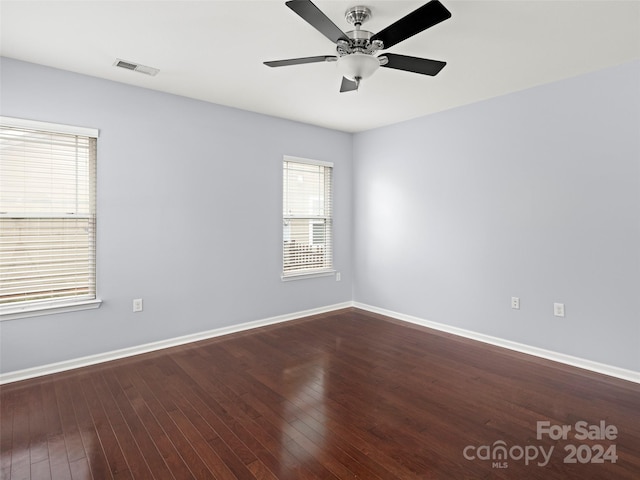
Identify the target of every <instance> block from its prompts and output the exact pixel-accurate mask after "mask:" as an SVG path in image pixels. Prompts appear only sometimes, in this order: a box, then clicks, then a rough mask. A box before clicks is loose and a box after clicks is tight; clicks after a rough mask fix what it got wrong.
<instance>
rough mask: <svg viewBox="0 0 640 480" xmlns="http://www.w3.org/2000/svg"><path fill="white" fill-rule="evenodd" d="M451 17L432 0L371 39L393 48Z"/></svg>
mask: <svg viewBox="0 0 640 480" xmlns="http://www.w3.org/2000/svg"><path fill="white" fill-rule="evenodd" d="M450 17H451V12H450V11H449V10H447V9H446V8H445V6H444V5H442V4H441V3H440V2H439V1H438V0H431V1H430V2H428V3H425V4H424V5H423V6H421V7H420V8H418V9H416V10H414V11H413V12H411V13H410V14H408V15H407V16H405V17H403V18H401V19H400V20H398V21H397V22H395V23H393V24H391V25H389V26H388V27H387V28H385V29H384V30H382V31H380V32H378V33H376V34H375V35H374V36H373V37H371V41H374V40H382V43H383V45H384V47H383V48H389V47H393V46H394V45H396V44H397V43H400V42H402V41H403V40H406V39H407V38H409V37H412V36H414V35H415V34H416V33H420V32H422V31H423V30H426V29H427V28H430V27H433V26H434V25H437V24H438V23H440V22H442V21H444V20H446V19H447V18H450Z"/></svg>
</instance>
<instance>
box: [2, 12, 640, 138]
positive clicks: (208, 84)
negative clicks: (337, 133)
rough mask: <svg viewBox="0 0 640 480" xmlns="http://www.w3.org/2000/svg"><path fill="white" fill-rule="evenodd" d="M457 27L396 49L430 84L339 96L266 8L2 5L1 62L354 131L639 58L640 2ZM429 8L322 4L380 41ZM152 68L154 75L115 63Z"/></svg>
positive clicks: (466, 16)
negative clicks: (351, 13) (348, 15)
mask: <svg viewBox="0 0 640 480" xmlns="http://www.w3.org/2000/svg"><path fill="white" fill-rule="evenodd" d="M441 1H442V3H443V4H444V5H445V6H446V7H447V8H448V9H449V10H450V11H451V13H452V18H450V19H449V20H446V21H444V22H442V23H440V24H438V25H436V26H434V27H432V28H431V29H428V30H426V31H424V32H422V33H420V34H418V35H416V36H415V37H412V38H410V39H408V40H406V41H404V42H402V43H400V44H398V45H396V46H394V47H393V48H390V49H389V50H388V51H389V52H392V53H400V54H404V55H413V56H418V57H425V58H431V59H435V60H444V61H446V62H447V66H446V67H445V68H444V69H443V70H442V72H440V74H439V75H438V76H436V77H429V76H423V75H418V74H414V73H408V72H403V71H399V70H392V69H386V68H381V69H379V70H378V71H377V72H376V73H375V75H374V76H373V77H371V78H370V79H367V80H364V81H363V83H362V85H361V87H360V91H358V92H350V93H339V91H338V90H339V86H340V80H341V76H340V74H339V73H338V71H337V69H336V65H335V63H316V64H307V65H296V66H289V67H280V68H269V67H266V66H264V65H263V64H262V62H263V61H266V60H280V59H287V58H296V57H306V56H316V55H333V54H334V53H335V46H334V45H333V44H332V43H331V42H330V41H329V40H328V39H327V38H325V37H324V36H323V35H322V34H320V33H318V32H317V31H316V30H315V29H314V28H313V27H311V26H310V25H309V24H307V23H306V22H305V21H303V20H302V19H301V18H300V17H298V16H297V15H296V14H295V13H294V12H293V11H291V10H290V9H289V8H287V7H286V6H285V3H284V0H278V1H274V0H258V1H244V0H234V1H211V0H208V1H207V0H200V1H198V0H196V1H193V0H192V1H186V0H175V1H130V0H127V1H119V0H111V1H93V0H83V1H69V0H64V1H60V0H43V1H30V0H21V1H17V0H1V1H0V18H1V21H0V22H1V23H0V27H1V30H2V33H1V36H0V53H1V54H2V55H3V56H6V57H11V58H16V59H20V60H24V61H28V62H34V63H39V64H42V65H48V66H52V67H56V68H60V69H64V70H69V71H73V72H79V73H83V74H87V75H92V76H96V77H101V78H107V79H110V80H115V81H118V82H123V83H128V84H132V85H138V86H142V87H146V88H150V89H154V90H160V91H164V92H170V93H174V94H178V95H183V96H186V97H192V98H197V99H201V100H206V101H208V102H213V103H217V104H222V105H229V106H233V107H237V108H241V109H245V110H251V111H254V112H260V113H264V114H268V115H274V116H278V117H284V118H288V119H292V120H298V121H301V122H306V123H310V124H314V125H320V126H324V127H328V128H334V129H338V130H343V131H347V132H357V131H362V130H367V129H371V128H375V127H379V126H383V125H388V124H392V123H396V122H400V121H403V120H407V119H410V118H414V117H418V116H422V115H426V114H429V113H433V112H438V111H442V110H446V109H449V108H453V107H456V106H459V105H464V104H468V103H472V102H476V101H479V100H483V99H486V98H490V97H494V96H498V95H503V94H505V93H508V92H513V91H517V90H522V89H525V88H529V87H532V86H535V85H540V84H544V83H548V82H553V81H556V80H559V79H562V78H567V77H571V76H575V75H579V74H582V73H586V72H590V71H594V70H598V69H602V68H606V67H609V66H613V65H617V64H620V63H624V62H627V61H630V60H632V59H636V58H640V1H638V0H626V1H615V0H602V1H591V0H581V1H577V0H574V1H551V0H542V1H526V0H509V1H506V0H498V1H484V0H472V1H459V0H441ZM425 2H426V0H408V1H377V0H334V1H327V0H317V1H315V0H314V3H315V4H316V5H317V6H318V7H319V8H320V9H321V10H322V11H323V12H325V14H326V15H327V16H328V17H329V18H330V19H331V20H332V21H333V22H334V23H335V24H336V25H338V26H339V27H340V28H341V29H343V30H345V31H346V30H349V29H351V27H350V25H348V24H347V23H346V21H345V20H344V12H345V11H346V10H347V8H349V7H351V6H354V5H366V6H368V7H369V8H370V9H371V11H372V19H371V20H370V21H369V22H367V23H366V24H365V25H364V27H363V28H364V29H367V30H370V31H372V32H374V33H375V32H378V31H380V30H382V29H383V28H384V27H386V26H388V25H389V24H391V23H393V22H394V21H396V20H398V19H399V18H401V17H403V16H404V15H406V14H408V13H409V12H411V11H413V10H415V9H416V8H418V7H419V6H421V5H422V4H423V3H425ZM116 58H120V59H124V60H129V61H133V62H137V63H140V64H144V65H148V66H152V67H156V68H159V69H160V73H159V74H158V75H157V76H155V77H150V76H146V75H142V74H139V73H135V72H131V71H127V70H123V69H120V68H116V67H114V66H113V63H114V61H115V59H116Z"/></svg>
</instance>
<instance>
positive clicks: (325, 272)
mask: <svg viewBox="0 0 640 480" xmlns="http://www.w3.org/2000/svg"><path fill="white" fill-rule="evenodd" d="M335 274H336V271H335V270H322V271H315V272H304V273H303V272H300V273H294V274H289V275H286V276H285V275H284V274H282V275H281V276H280V278H281V280H282V281H283V282H290V281H292V280H304V279H306V278H318V277H329V276H331V275H335Z"/></svg>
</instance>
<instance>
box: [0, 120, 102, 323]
mask: <svg viewBox="0 0 640 480" xmlns="http://www.w3.org/2000/svg"><path fill="white" fill-rule="evenodd" d="M97 136H98V132H97V130H94V129H87V128H80V127H69V126H66V125H55V124H48V123H43V122H33V121H29V120H20V119H14V118H8V117H0V313H2V314H3V315H8V316H11V315H15V314H20V313H24V312H41V313H45V312H47V311H50V310H51V309H64V308H66V309H75V308H73V307H76V308H95V306H97V305H98V304H99V302H98V301H97V300H96V260H95V258H96V248H95V247H96V208H95V204H96V201H95V189H96V187H95V186H96V142H97V140H96V139H97Z"/></svg>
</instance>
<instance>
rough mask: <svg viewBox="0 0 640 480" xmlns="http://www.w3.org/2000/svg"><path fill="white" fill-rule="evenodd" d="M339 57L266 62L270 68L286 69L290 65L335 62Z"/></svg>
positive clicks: (322, 56) (329, 56)
mask: <svg viewBox="0 0 640 480" xmlns="http://www.w3.org/2000/svg"><path fill="white" fill-rule="evenodd" d="M336 58H337V57H335V56H333V55H321V56H319V57H303V58H290V59H288V60H273V61H271V62H264V64H265V65H266V66H268V67H286V66H288V65H301V64H303V63H317V62H330V61H332V60H333V61H335V60H336Z"/></svg>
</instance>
